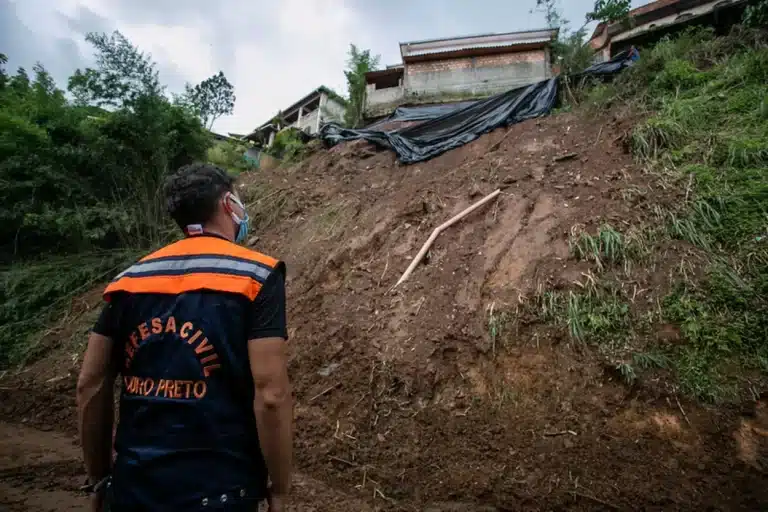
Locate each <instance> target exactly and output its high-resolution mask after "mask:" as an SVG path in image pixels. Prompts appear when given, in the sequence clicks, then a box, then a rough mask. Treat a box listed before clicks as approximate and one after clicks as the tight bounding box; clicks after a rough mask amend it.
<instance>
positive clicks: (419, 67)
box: [404, 50, 551, 97]
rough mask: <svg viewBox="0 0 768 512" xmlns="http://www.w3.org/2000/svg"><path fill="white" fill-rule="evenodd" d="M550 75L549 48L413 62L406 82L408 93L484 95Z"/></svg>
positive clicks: (423, 95)
mask: <svg viewBox="0 0 768 512" xmlns="http://www.w3.org/2000/svg"><path fill="white" fill-rule="evenodd" d="M549 76H551V70H550V67H549V58H548V52H547V51H546V50H532V51H521V52H509V53H500V54H493V55H483V56H478V57H461V58H453V59H442V60H431V61H426V62H414V63H409V64H407V65H406V66H405V76H404V85H405V91H406V95H407V96H408V95H410V96H421V97H425V96H441V95H446V96H483V95H490V94H495V93H498V92H503V91H506V90H509V89H513V88H515V87H518V86H521V85H527V84H530V83H533V82H538V81H540V80H544V79H545V78H549Z"/></svg>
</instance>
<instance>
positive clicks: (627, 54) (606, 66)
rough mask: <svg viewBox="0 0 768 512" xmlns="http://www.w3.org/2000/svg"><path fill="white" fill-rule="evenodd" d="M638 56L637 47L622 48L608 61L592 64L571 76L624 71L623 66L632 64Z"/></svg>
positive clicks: (602, 74)
mask: <svg viewBox="0 0 768 512" xmlns="http://www.w3.org/2000/svg"><path fill="white" fill-rule="evenodd" d="M639 58H640V54H639V53H638V51H637V49H636V48H634V47H632V48H630V49H629V50H624V51H623V52H621V53H619V54H618V55H616V56H615V57H614V58H612V59H611V60H609V61H606V62H600V63H598V64H593V65H592V66H590V67H588V68H587V69H585V70H584V71H582V72H581V73H578V74H576V75H573V76H572V77H571V78H575V79H579V78H586V77H590V76H595V77H598V76H613V75H615V74H616V73H620V72H622V71H624V68H628V67H630V66H632V65H633V64H634V63H635V61H637V60H638V59H639Z"/></svg>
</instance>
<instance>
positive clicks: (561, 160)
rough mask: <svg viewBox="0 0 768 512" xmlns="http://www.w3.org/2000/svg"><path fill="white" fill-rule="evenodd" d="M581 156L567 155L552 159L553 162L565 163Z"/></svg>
mask: <svg viewBox="0 0 768 512" xmlns="http://www.w3.org/2000/svg"><path fill="white" fill-rule="evenodd" d="M577 156H579V154H578V153H566V154H565V155H560V156H556V157H554V158H553V159H552V161H553V162H563V161H565V160H573V159H574V158H576V157H577Z"/></svg>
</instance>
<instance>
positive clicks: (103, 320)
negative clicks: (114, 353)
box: [93, 297, 120, 340]
mask: <svg viewBox="0 0 768 512" xmlns="http://www.w3.org/2000/svg"><path fill="white" fill-rule="evenodd" d="M115 299H116V297H113V299H112V300H111V301H110V302H107V303H106V304H104V307H103V308H102V309H101V313H100V314H99V318H98V320H96V324H95V325H94V326H93V332H95V333H96V334H101V335H102V336H106V337H108V338H112V339H113V340H114V339H116V338H117V337H118V335H119V330H120V305H119V301H118V300H115Z"/></svg>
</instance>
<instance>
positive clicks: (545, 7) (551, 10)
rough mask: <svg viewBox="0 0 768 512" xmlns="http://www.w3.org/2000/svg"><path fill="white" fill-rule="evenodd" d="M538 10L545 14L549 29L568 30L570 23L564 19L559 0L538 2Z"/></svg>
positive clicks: (537, 0)
mask: <svg viewBox="0 0 768 512" xmlns="http://www.w3.org/2000/svg"><path fill="white" fill-rule="evenodd" d="M536 9H538V10H540V11H543V12H544V20H545V21H546V22H547V27H549V28H556V29H560V30H567V27H568V24H569V21H568V20H567V19H565V18H564V17H563V13H562V11H561V10H560V8H559V7H558V1H557V0H536Z"/></svg>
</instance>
